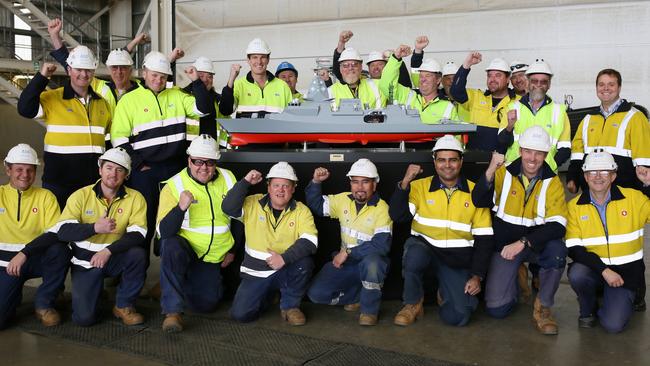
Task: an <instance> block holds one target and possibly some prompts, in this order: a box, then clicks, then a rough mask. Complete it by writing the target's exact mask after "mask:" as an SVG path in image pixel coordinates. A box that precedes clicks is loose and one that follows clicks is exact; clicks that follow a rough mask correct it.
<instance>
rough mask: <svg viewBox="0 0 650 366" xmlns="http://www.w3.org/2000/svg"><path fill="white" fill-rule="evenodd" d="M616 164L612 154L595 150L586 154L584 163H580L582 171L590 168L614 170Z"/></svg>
mask: <svg viewBox="0 0 650 366" xmlns="http://www.w3.org/2000/svg"><path fill="white" fill-rule="evenodd" d="M617 168H618V165H617V164H616V162H615V161H614V157H613V156H612V154H610V153H608V152H607V151H595V152H592V153H591V154H588V155H587V157H586V158H585V163H584V164H583V165H582V171H585V172H588V171H590V170H616V169H617Z"/></svg>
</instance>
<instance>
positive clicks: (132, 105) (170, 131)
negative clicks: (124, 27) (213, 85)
mask: <svg viewBox="0 0 650 366" xmlns="http://www.w3.org/2000/svg"><path fill="white" fill-rule="evenodd" d="M143 69H144V71H143V76H144V86H145V87H144V88H138V89H135V90H133V91H132V92H130V93H128V94H126V95H124V97H122V99H120V102H119V103H118V105H117V108H115V116H114V118H113V123H112V125H111V142H112V143H113V146H116V147H118V146H119V147H121V148H123V149H124V150H126V151H127V152H128V153H129V155H130V157H131V161H132V169H131V177H130V179H129V182H128V184H129V186H130V187H131V188H133V189H136V190H138V191H139V192H140V193H142V195H143V196H144V197H145V200H146V201H147V223H148V228H147V237H146V238H145V247H146V250H147V253H149V248H150V245H151V239H152V238H153V235H154V233H155V223H156V210H157V209H158V198H159V195H160V190H159V184H160V182H162V181H164V180H167V179H169V178H170V177H171V176H173V175H174V174H176V173H178V171H180V170H181V169H182V168H183V167H185V165H186V160H185V150H186V148H187V141H186V133H187V124H186V120H187V119H188V118H190V119H193V120H198V119H200V117H201V116H203V115H204V114H205V113H208V112H209V111H210V109H211V108H212V109H214V105H212V106H211V100H210V97H209V95H208V91H207V89H206V88H205V85H204V84H203V82H202V81H201V79H199V75H198V72H197V70H196V68H195V67H194V66H190V67H188V68H187V69H186V70H185V72H186V74H187V76H188V77H189V78H190V79H191V80H192V95H190V94H188V93H185V92H183V90H181V89H180V88H178V87H173V88H166V82H167V78H168V77H170V76H171V75H172V69H171V65H170V62H169V59H168V58H167V56H165V55H163V54H162V53H160V52H158V51H151V52H149V53H148V54H147V55H146V56H145V58H144V63H143Z"/></svg>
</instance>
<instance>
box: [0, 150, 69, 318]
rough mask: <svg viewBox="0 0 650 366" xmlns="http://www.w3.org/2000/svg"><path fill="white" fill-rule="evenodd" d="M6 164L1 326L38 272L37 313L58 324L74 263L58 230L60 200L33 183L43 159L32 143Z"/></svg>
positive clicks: (1, 199) (0, 200)
mask: <svg viewBox="0 0 650 366" xmlns="http://www.w3.org/2000/svg"><path fill="white" fill-rule="evenodd" d="M4 165H5V172H6V173H7V176H8V177H9V183H8V184H5V185H3V186H0V232H2V241H3V242H4V243H2V244H0V329H4V328H5V327H6V326H7V325H8V322H9V321H10V320H11V319H12V318H13V317H14V315H15V313H16V308H17V307H18V305H20V302H21V300H22V297H23V296H22V293H23V285H24V284H25V281H27V280H29V279H31V278H38V277H43V283H42V284H41V285H40V286H39V287H38V290H36V296H35V298H34V307H35V308H36V316H37V317H38V318H39V319H40V320H41V323H43V325H44V326H46V327H49V326H53V325H57V324H59V322H60V321H61V317H60V316H59V313H58V312H57V311H56V309H54V301H55V300H56V298H57V296H58V295H59V293H60V292H61V291H62V290H63V283H64V281H65V276H66V275H67V273H68V266H69V265H70V249H68V246H67V245H66V244H65V243H62V242H60V241H59V240H58V238H57V236H56V232H55V231H56V227H55V226H56V222H57V220H58V218H59V214H60V211H59V205H58V204H57V202H56V197H54V195H53V194H52V193H51V192H50V191H48V190H47V189H43V188H38V187H33V184H34V180H35V179H36V167H37V166H38V165H40V163H39V161H38V158H37V157H36V151H34V149H32V148H31V147H30V146H29V145H27V144H18V145H16V146H14V147H13V148H11V150H9V153H8V154H7V157H6V158H5V160H4Z"/></svg>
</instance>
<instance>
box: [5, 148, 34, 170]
mask: <svg viewBox="0 0 650 366" xmlns="http://www.w3.org/2000/svg"><path fill="white" fill-rule="evenodd" d="M5 164H31V165H41V163H40V162H39V161H38V157H37V156H36V150H34V149H32V147H31V146H29V145H27V144H18V145H16V146H14V147H12V148H11V150H9V152H8V153H7V157H6V158H5Z"/></svg>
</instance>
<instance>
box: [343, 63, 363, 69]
mask: <svg viewBox="0 0 650 366" xmlns="http://www.w3.org/2000/svg"><path fill="white" fill-rule="evenodd" d="M359 64H360V63H357V62H345V63H342V64H341V68H343V69H353V68H355V67H357V65H359Z"/></svg>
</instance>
